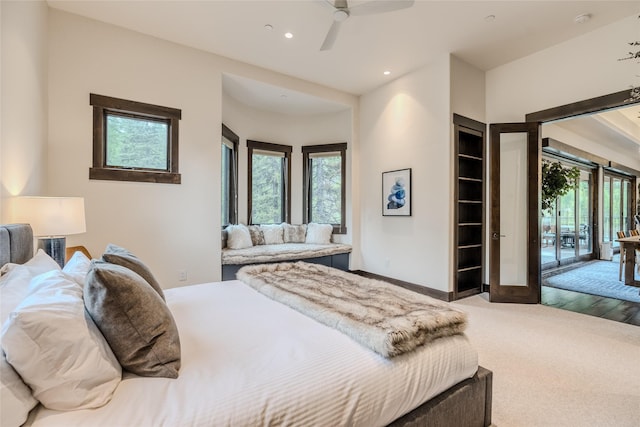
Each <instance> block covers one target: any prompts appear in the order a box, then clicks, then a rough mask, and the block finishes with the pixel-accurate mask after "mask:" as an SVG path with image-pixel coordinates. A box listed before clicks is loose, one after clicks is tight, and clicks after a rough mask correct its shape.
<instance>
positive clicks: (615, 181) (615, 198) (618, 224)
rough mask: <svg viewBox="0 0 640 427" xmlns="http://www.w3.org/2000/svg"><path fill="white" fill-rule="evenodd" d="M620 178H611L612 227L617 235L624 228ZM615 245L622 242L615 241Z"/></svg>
mask: <svg viewBox="0 0 640 427" xmlns="http://www.w3.org/2000/svg"><path fill="white" fill-rule="evenodd" d="M620 191H621V188H620V179H619V178H612V179H611V227H613V235H614V236H615V233H616V232H618V231H620V230H622V229H623V228H622V221H621V218H620V212H621V203H620V202H621V200H622V197H621V196H620ZM612 246H613V247H618V246H620V244H619V243H618V242H616V241H615V239H614V242H613V245H612Z"/></svg>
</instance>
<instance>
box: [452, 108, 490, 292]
mask: <svg viewBox="0 0 640 427" xmlns="http://www.w3.org/2000/svg"><path fill="white" fill-rule="evenodd" d="M453 124H454V132H455V136H454V140H455V141H454V142H455V219H454V222H455V228H454V234H455V235H454V242H455V249H454V255H453V257H454V263H453V264H454V268H455V271H454V292H453V294H454V295H453V297H454V299H459V298H463V297H465V296H469V295H473V294H476V293H480V292H482V283H483V279H484V259H485V238H484V235H485V145H486V144H485V130H486V125H485V124H484V123H480V122H477V121H475V120H472V119H468V118H466V117H463V116H460V115H457V114H454V115H453Z"/></svg>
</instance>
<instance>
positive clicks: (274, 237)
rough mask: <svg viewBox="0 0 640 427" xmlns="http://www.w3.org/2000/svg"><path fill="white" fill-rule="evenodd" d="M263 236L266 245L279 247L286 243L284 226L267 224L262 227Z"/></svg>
mask: <svg viewBox="0 0 640 427" xmlns="http://www.w3.org/2000/svg"><path fill="white" fill-rule="evenodd" d="M260 228H261V229H262V234H264V244H265V245H279V244H282V243H284V228H282V224H265V225H261V226H260Z"/></svg>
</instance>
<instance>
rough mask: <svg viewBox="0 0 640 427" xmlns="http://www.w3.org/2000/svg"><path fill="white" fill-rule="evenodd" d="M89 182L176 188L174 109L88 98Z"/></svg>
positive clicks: (176, 113)
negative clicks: (90, 108) (90, 111)
mask: <svg viewBox="0 0 640 427" xmlns="http://www.w3.org/2000/svg"><path fill="white" fill-rule="evenodd" d="M89 103H90V105H92V106H93V167H92V168H90V169H89V178H90V179H105V180H116V181H140V182H158V183H170V184H180V174H179V173H178V122H179V120H180V118H181V115H182V112H181V111H180V110H177V109H175V108H168V107H161V106H158V105H151V104H143V103H141V102H135V101H127V100H125V99H118V98H111V97H108V96H102V95H96V94H93V93H92V94H91V95H90V97H89Z"/></svg>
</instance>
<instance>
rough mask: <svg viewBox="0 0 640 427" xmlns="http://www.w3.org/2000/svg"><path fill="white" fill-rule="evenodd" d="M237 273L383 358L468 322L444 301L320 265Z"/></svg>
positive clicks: (251, 267) (279, 266) (286, 265)
mask: <svg viewBox="0 0 640 427" xmlns="http://www.w3.org/2000/svg"><path fill="white" fill-rule="evenodd" d="M237 277H238V279H239V280H242V281H243V282H244V283H246V284H248V285H249V286H251V287H253V288H254V289H256V290H257V291H259V292H261V293H262V294H264V295H266V296H268V297H270V298H272V299H274V300H276V301H279V302H281V303H283V304H286V305H288V306H289V307H291V308H293V309H295V310H297V311H299V312H301V313H303V314H305V315H307V316H309V317H311V318H313V319H315V320H317V321H318V322H320V323H323V324H325V325H327V326H330V327H333V328H335V329H337V330H339V331H340V332H342V333H344V334H346V335H348V336H349V337H351V338H352V339H354V340H355V341H357V342H359V343H360V344H362V345H364V346H366V347H368V348H370V349H372V350H374V351H375V352H377V353H379V354H381V355H382V356H385V357H392V356H396V355H398V354H401V353H405V352H408V351H411V350H413V349H414V348H416V347H418V346H421V345H424V344H427V343H429V342H430V341H432V340H434V339H436V338H439V337H444V336H449V335H454V334H460V333H462V332H463V331H464V329H465V327H466V320H467V319H466V314H465V313H464V312H462V311H459V310H456V309H455V308H452V307H451V306H450V305H449V304H448V303H446V302H444V301H440V300H437V299H434V298H431V297H428V296H426V295H422V294H419V293H416V292H413V291H409V290H407V289H404V288H401V287H399V286H395V285H392V284H390V283H387V282H383V281H379V280H373V279H368V278H364V277H361V276H357V275H355V274H352V273H346V272H343V271H340V270H337V269H335V268H331V267H326V266H324V265H319V264H311V263H306V262H303V261H300V262H295V263H277V264H258V265H249V266H246V267H242V268H241V269H240V270H239V271H238V274H237Z"/></svg>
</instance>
